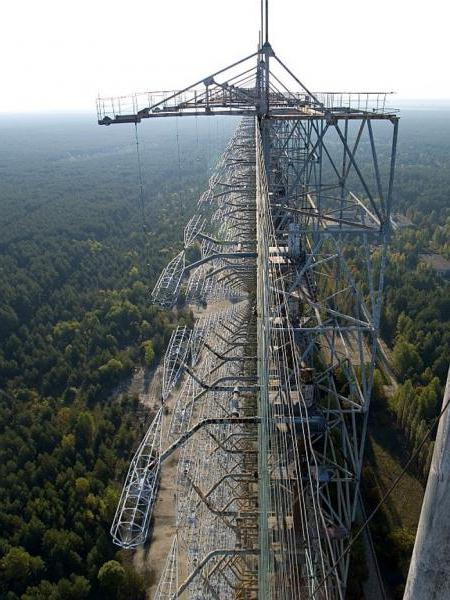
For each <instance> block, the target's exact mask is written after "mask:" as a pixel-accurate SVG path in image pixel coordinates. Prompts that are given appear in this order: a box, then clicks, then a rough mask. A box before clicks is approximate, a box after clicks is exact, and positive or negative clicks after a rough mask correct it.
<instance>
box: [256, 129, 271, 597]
mask: <svg viewBox="0 0 450 600" xmlns="http://www.w3.org/2000/svg"><path fill="white" fill-rule="evenodd" d="M255 129H256V131H255V138H256V238H257V252H258V258H257V296H256V297H257V305H256V310H257V336H258V352H257V356H258V387H259V393H258V416H259V417H260V424H259V426H258V483H259V550H260V555H259V556H260V558H259V569H258V587H259V597H260V598H264V600H270V597H271V593H270V586H269V581H268V580H269V576H270V573H271V571H272V569H271V560H270V548H269V531H268V516H269V509H270V481H269V471H268V456H269V387H268V386H269V346H270V340H269V335H270V320H269V246H268V239H267V225H266V223H267V217H268V206H267V205H268V201H269V191H268V185H267V175H266V165H265V161H264V149H263V144H262V139H261V131H260V125H259V122H258V118H255Z"/></svg>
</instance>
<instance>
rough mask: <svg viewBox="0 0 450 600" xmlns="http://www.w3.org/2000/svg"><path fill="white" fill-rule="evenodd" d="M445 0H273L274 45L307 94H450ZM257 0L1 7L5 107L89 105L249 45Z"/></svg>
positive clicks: (58, 1) (184, 74)
mask: <svg viewBox="0 0 450 600" xmlns="http://www.w3.org/2000/svg"><path fill="white" fill-rule="evenodd" d="M449 7H450V4H449V3H448V1H447V0H427V1H420V2H419V1H418V0H371V1H369V0H342V1H341V2H336V0H333V1H331V0H321V1H320V2H315V1H313V0H271V6H270V21H271V26H270V41H271V43H272V46H273V47H274V50H275V51H276V52H277V54H278V55H279V56H280V57H281V58H282V59H283V60H284V62H286V63H287V64H288V65H289V66H290V68H291V69H292V70H293V71H294V72H295V73H296V74H297V75H298V76H299V77H300V78H301V79H302V80H303V81H304V82H305V83H306V84H307V85H308V86H309V87H310V89H312V90H319V91H322V90H333V91H334V90H346V91H348V90H362V91H372V90H374V91H379V90H389V91H390V90H392V91H396V92H397V94H398V96H399V98H450V72H449V68H448V60H449V57H450V36H449V17H450V8H449ZM258 28H259V0H225V1H219V0H189V1H186V0H121V1H120V2H116V1H114V0H108V1H105V0H76V1H75V0H20V1H19V0H3V1H2V7H1V25H0V55H1V57H2V60H1V70H0V81H1V85H0V111H14V112H22V111H29V112H34V111H42V110H60V111H64V110H78V109H82V110H89V109H92V110H94V108H95V98H96V96H97V95H98V93H101V94H102V95H116V94H126V93H129V92H133V91H146V90H152V89H153V90H159V89H174V88H175V89H176V88H180V87H184V86H186V85H188V84H189V83H193V82H194V81H197V79H201V78H202V77H204V76H206V75H208V74H209V73H210V72H213V71H215V70H217V69H218V68H220V67H222V66H226V65H227V64H228V63H231V62H233V61H234V60H236V59H238V58H240V57H243V56H245V55H247V54H250V53H251V52H253V51H254V50H255V49H256V43H257V36H258Z"/></svg>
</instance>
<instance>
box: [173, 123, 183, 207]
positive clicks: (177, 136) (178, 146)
mask: <svg viewBox="0 0 450 600" xmlns="http://www.w3.org/2000/svg"><path fill="white" fill-rule="evenodd" d="M175 126H176V138H177V156H178V201H179V204H180V210H181V216H184V206H183V196H182V195H181V193H180V183H181V155H180V132H179V129H178V117H175Z"/></svg>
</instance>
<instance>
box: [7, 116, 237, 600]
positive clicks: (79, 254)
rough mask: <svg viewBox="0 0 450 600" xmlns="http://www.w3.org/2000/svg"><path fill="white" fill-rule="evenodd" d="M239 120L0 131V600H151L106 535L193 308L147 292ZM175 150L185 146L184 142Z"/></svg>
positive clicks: (45, 124)
mask: <svg viewBox="0 0 450 600" xmlns="http://www.w3.org/2000/svg"><path fill="white" fill-rule="evenodd" d="M232 129H233V123H229V122H218V123H212V122H211V121H210V120H209V119H208V120H205V121H204V122H198V123H186V124H184V123H179V124H178V123H176V124H175V123H172V124H170V125H169V124H167V125H166V124H165V123H164V124H162V123H152V124H150V126H149V127H148V128H146V129H145V130H143V132H142V133H141V132H139V139H138V141H139V143H140V152H141V156H142V159H143V161H145V164H148V165H151V166H150V167H149V168H148V169H146V171H145V176H144V184H145V188H144V195H143V200H144V204H142V203H141V196H140V189H139V185H138V171H137V153H136V145H135V143H136V140H135V132H134V128H133V127H125V128H121V127H119V128H111V129H109V130H106V128H100V127H98V126H97V125H96V122H95V118H94V117H93V116H92V115H89V116H73V115H72V116H70V115H68V116H67V117H63V116H58V117H56V116H52V117H42V116H41V117H36V118H32V117H25V118H19V117H17V118H16V117H11V118H8V119H6V117H5V118H2V120H0V132H1V139H2V144H1V146H0V199H1V200H0V252H1V254H0V290H1V292H0V294H1V300H0V432H1V433H0V479H1V484H0V597H1V598H5V599H7V600H15V599H17V598H21V599H23V600H31V599H33V600H37V599H42V600H44V599H45V600H47V599H51V600H59V599H61V600H63V599H67V600H69V599H73V600H76V599H80V600H81V599H82V598H109V599H111V598H127V599H131V600H133V599H135V600H138V599H140V598H144V597H145V586H144V581H143V580H142V578H141V577H140V576H139V575H138V574H137V573H136V572H135V571H134V570H133V569H132V568H131V566H130V565H129V563H128V562H127V560H126V558H125V557H124V556H122V554H121V553H120V552H117V548H116V547H114V546H113V545H112V543H111V541H110V537H109V527H110V525H111V521H112V518H113V515H114V511H115V507H116V504H117V500H118V494H119V492H120V485H121V482H122V480H123V477H124V474H125V472H126V469H127V467H128V462H129V458H130V452H131V451H132V450H133V448H135V447H136V445H137V443H138V441H140V437H141V436H142V430H141V419H140V414H139V413H140V412H142V411H139V406H138V404H139V403H138V402H137V401H136V399H135V398H129V397H127V396H126V395H125V396H122V395H119V394H117V393H114V390H115V387H116V386H117V385H118V384H119V383H120V382H122V381H123V380H125V379H126V378H127V376H129V375H130V374H131V373H132V371H133V369H134V368H135V367H136V366H137V365H140V364H142V363H145V364H147V365H150V366H151V364H152V363H156V362H157V361H158V360H159V358H160V357H161V354H162V353H163V352H164V350H165V346H166V343H167V341H168V338H169V336H170V333H171V330H172V327H173V326H174V323H175V322H177V323H179V322H182V320H183V319H186V320H189V319H190V318H191V317H190V315H189V314H188V313H184V312H183V311H181V310H180V311H176V312H171V311H163V310H160V309H157V308H156V307H155V306H152V305H151V302H150V300H149V296H148V291H149V289H151V288H152V286H153V284H154V283H155V280H156V277H157V276H158V275H159V272H160V270H161V268H162V266H163V265H165V263H166V262H167V255H168V254H170V253H172V252H174V249H175V248H176V245H177V244H179V242H180V239H182V235H181V234H182V227H183V226H184V224H185V221H186V220H187V219H188V217H189V216H190V211H191V212H192V210H193V208H194V206H195V202H196V200H197V199H198V197H199V194H200V192H201V191H202V189H203V187H204V186H205V184H206V181H207V178H208V176H209V171H210V169H211V167H212V165H213V163H214V161H215V159H216V157H217V155H218V153H219V152H220V151H221V150H222V149H223V147H224V145H225V144H226V142H227V141H228V138H229V135H230V133H231V131H232ZM177 139H178V144H177Z"/></svg>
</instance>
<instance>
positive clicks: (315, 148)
mask: <svg viewBox="0 0 450 600" xmlns="http://www.w3.org/2000/svg"><path fill="white" fill-rule="evenodd" d="M261 31H262V32H263V34H262V36H261V42H260V44H259V48H258V51H257V52H256V53H255V54H252V55H251V56H248V57H245V58H244V59H243V60H241V61H238V62H236V63H234V64H233V65H231V66H230V67H227V68H225V69H222V70H220V71H218V72H217V73H214V74H213V75H211V76H209V77H206V78H205V79H203V80H201V81H200V82H197V83H196V84H194V85H193V86H190V87H188V88H185V89H184V90H181V91H176V92H173V93H166V92H164V93H162V92H161V93H149V94H145V95H135V96H133V97H131V98H128V99H127V98H119V99H100V100H99V101H98V116H99V123H100V124H103V125H109V124H112V123H130V122H131V123H135V124H137V123H139V122H140V121H141V120H143V119H146V118H157V117H169V116H189V115H225V114H227V115H228V114H230V115H241V116H242V117H243V120H242V121H241V123H240V125H239V127H238V129H237V131H236V133H235V135H234V136H233V138H232V139H231V140H230V143H229V144H228V146H227V148H226V150H225V152H224V153H223V155H222V156H221V157H220V159H219V161H218V163H217V167H216V169H215V172H214V174H213V175H212V177H211V178H210V180H209V185H208V189H207V190H206V192H204V193H203V194H202V196H201V197H200V200H199V203H198V213H197V214H196V215H195V216H194V217H192V218H191V220H190V221H189V222H188V223H187V225H186V228H185V231H184V248H183V250H182V251H181V252H180V253H179V254H178V255H176V256H175V257H174V258H173V259H172V260H171V262H170V263H169V264H168V266H167V267H166V269H165V270H164V271H163V273H162V274H161V276H160V278H159V280H158V282H157V284H156V286H155V288H154V290H153V292H152V299H153V301H154V302H157V303H159V304H160V305H161V306H164V307H170V306H172V305H174V304H175V302H176V301H177V298H178V297H179V294H180V292H181V291H183V292H184V294H185V297H186V299H187V301H188V302H191V303H198V304H200V305H202V306H203V307H206V306H207V307H208V308H207V310H206V311H205V313H204V316H203V317H201V318H200V319H199V320H198V321H197V322H196V324H195V326H194V328H193V330H192V331H187V329H186V328H178V329H177V330H176V331H175V332H174V333H173V335H172V338H171V340H170V343H169V347H168V350H167V354H166V357H165V359H164V376H163V386H162V388H163V391H162V401H163V403H166V406H168V404H167V403H168V401H169V400H171V403H170V406H171V408H170V410H169V408H168V409H167V412H168V413H169V414H168V415H167V417H163V415H162V412H161V411H159V412H158V414H157V415H156V417H155V422H154V424H152V426H151V427H150V430H149V433H147V435H146V436H145V438H144V440H143V442H142V444H141V446H140V448H139V450H138V452H137V454H136V456H135V457H134V459H133V462H132V466H131V467H130V472H129V474H128V477H127V481H126V484H125V487H124V491H123V493H122V497H121V500H120V503H119V507H118V510H117V513H116V517H115V520H114V524H113V527H112V534H113V539H114V541H115V542H116V543H117V544H119V545H120V546H122V547H126V548H130V547H135V546H137V545H138V544H141V543H142V542H143V541H144V539H145V536H146V534H147V532H148V523H149V519H150V515H151V511H152V507H153V504H154V498H155V494H156V491H157V485H158V484H157V481H158V475H159V470H160V468H161V465H163V464H164V460H165V459H166V458H167V457H168V456H171V455H173V453H177V454H176V456H177V460H178V468H177V480H176V485H177V494H176V509H177V511H176V529H177V533H176V537H175V540H174V542H173V545H172V547H171V550H170V552H169V555H168V558H167V562H166V565H165V567H164V568H163V569H161V581H160V584H159V586H158V590H157V592H156V596H155V598H158V599H160V598H161V599H162V598H171V599H175V598H178V597H186V598H192V599H196V600H200V599H201V600H207V599H218V598H219V599H221V600H222V599H223V600H225V599H232V598H233V599H243V600H244V599H248V600H250V599H254V598H261V599H264V600H266V599H279V598H280V599H281V598H285V599H287V598H289V599H294V600H295V599H299V598H310V599H313V598H314V599H316V600H322V599H341V600H342V599H343V598H345V595H346V582H347V576H348V569H349V553H348V552H347V548H348V544H349V543H350V541H351V539H352V530H353V526H354V523H355V519H356V517H357V502H358V489H359V481H360V476H361V466H362V460H363V452H364V442H365V437H366V429H367V418H368V411H369V405H370V397H371V392H372V387H373V375H374V367H375V354H376V349H377V336H378V328H379V320H380V310H381V298H382V289H383V272H384V266H385V262H386V253H387V242H388V238H389V234H390V230H391V225H392V222H391V202H392V190H393V181H394V167H395V157H396V144H397V129H398V115H397V114H396V112H395V111H392V110H388V108H387V106H386V95H385V94H380V93H376V94H366V93H364V94H362V93H356V94H319V93H312V92H310V91H309V90H308V89H307V88H306V87H305V86H304V85H303V84H302V83H301V81H300V80H299V79H298V78H297V77H296V76H295V75H294V74H293V73H292V72H291V71H290V70H289V68H288V67H287V66H286V65H285V64H284V63H283V62H282V60H281V59H280V58H279V57H278V56H277V55H276V54H275V52H274V51H273V49H272V47H271V45H270V44H269V40H268V19H267V4H266V3H263V5H262V25H261ZM262 38H264V39H262ZM199 86H200V87H199ZM193 246H196V247H197V248H198V249H199V251H200V258H199V259H198V260H197V261H196V262H194V263H191V264H188V263H187V255H186V251H187V250H188V249H189V248H192V247H193ZM216 300H222V302H221V303H220V307H221V308H220V310H217V311H215V310H214V307H215V301H216ZM224 300H225V301H227V302H228V304H227V307H226V308H223V306H224V302H223V301H224ZM225 304H226V302H225ZM162 430H163V431H164V442H163V443H161V444H160V446H159V445H158V442H157V439H161V433H160V432H161V431H162ZM155 452H156V454H155ZM162 468H163V467H162ZM145 502H147V504H146V508H145V509H144V508H143V507H142V506H143V505H144V504H145Z"/></svg>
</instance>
